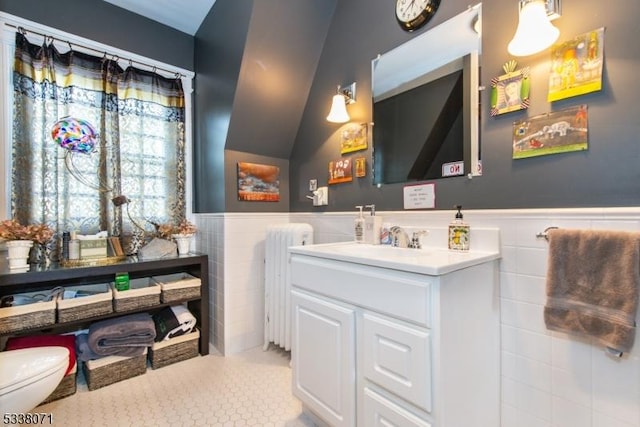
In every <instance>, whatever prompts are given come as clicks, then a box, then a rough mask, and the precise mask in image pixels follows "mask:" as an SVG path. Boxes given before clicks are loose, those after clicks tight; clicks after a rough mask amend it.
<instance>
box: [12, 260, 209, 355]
mask: <svg viewBox="0 0 640 427" xmlns="http://www.w3.org/2000/svg"><path fill="white" fill-rule="evenodd" d="M123 272H126V273H129V278H130V279H136V278H143V277H151V276H158V275H165V274H172V273H181V272H184V273H189V274H191V275H192V276H195V277H199V278H200V286H201V289H200V297H199V298H194V299H189V300H185V301H177V302H172V303H171V304H158V305H157V306H154V307H145V308H141V309H138V310H131V311H129V312H113V313H109V314H106V315H102V316H96V317H90V318H87V319H82V320H78V321H73V322H65V323H55V324H53V325H49V326H46V327H42V328H37V329H34V330H26V331H21V332H20V335H25V334H28V333H32V334H33V333H40V332H45V333H49V332H51V331H54V330H55V331H59V332H65V331H72V330H76V329H80V328H82V327H85V326H86V325H88V324H90V323H91V322H94V321H96V320H100V319H105V318H108V317H117V316H122V315H125V314H130V313H135V312H138V311H147V312H154V311H158V310H159V309H162V308H164V307H167V306H169V305H172V304H176V303H180V302H186V303H187V305H188V307H189V311H191V313H193V315H194V316H195V317H196V319H197V327H198V328H199V329H200V354H202V355H206V354H209V265H208V257H207V255H202V254H189V255H181V256H176V257H174V258H163V259H158V260H150V261H138V259H137V257H135V256H131V257H127V258H126V259H124V260H122V261H119V262H116V263H113V264H109V265H102V266H86V267H85V266H81V267H63V266H60V265H58V264H57V263H53V264H51V265H47V266H39V265H31V267H30V269H29V270H28V271H26V272H22V273H16V272H12V271H11V270H10V269H9V265H8V262H7V260H6V259H4V257H3V258H2V259H0V297H2V296H5V295H10V294H15V293H19V292H32V291H38V290H45V289H52V288H54V287H56V286H77V285H89V284H95V283H108V282H112V281H113V280H114V277H115V274H116V273H123Z"/></svg>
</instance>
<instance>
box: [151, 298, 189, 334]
mask: <svg viewBox="0 0 640 427" xmlns="http://www.w3.org/2000/svg"><path fill="white" fill-rule="evenodd" d="M153 322H154V323H155V327H156V342H160V341H165V340H168V339H170V338H173V337H177V336H180V335H184V334H188V333H189V332H191V331H192V330H193V328H195V326H196V318H195V317H194V316H193V314H191V312H190V311H189V310H188V309H187V307H185V306H183V305H173V306H171V307H167V308H165V309H163V310H161V311H159V312H158V313H156V314H154V315H153Z"/></svg>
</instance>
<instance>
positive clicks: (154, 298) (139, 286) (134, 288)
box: [111, 277, 160, 311]
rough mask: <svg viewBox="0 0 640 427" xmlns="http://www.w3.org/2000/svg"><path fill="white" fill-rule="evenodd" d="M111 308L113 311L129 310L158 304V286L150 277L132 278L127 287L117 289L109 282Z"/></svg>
mask: <svg viewBox="0 0 640 427" xmlns="http://www.w3.org/2000/svg"><path fill="white" fill-rule="evenodd" d="M111 290H112V291H113V308H114V310H115V311H130V310H137V309H139V308H144V307H152V306H154V305H158V304H160V286H159V285H158V284H157V283H156V282H155V281H154V280H152V279H151V278H150V277H144V278H141V279H132V280H130V281H129V289H128V290H126V291H119V290H117V289H116V287H115V284H114V283H113V282H111Z"/></svg>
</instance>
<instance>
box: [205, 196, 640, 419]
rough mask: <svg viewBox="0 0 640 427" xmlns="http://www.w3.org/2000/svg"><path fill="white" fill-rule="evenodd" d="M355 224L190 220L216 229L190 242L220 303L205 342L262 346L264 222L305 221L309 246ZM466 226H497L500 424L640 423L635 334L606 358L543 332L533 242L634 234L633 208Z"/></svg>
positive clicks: (427, 221) (639, 212)
mask: <svg viewBox="0 0 640 427" xmlns="http://www.w3.org/2000/svg"><path fill="white" fill-rule="evenodd" d="M378 214H379V215H381V216H382V217H383V218H384V222H391V223H396V224H399V225H411V226H420V227H424V228H427V229H428V228H429V227H444V226H446V225H447V224H448V222H449V221H450V220H451V219H452V218H453V211H451V212H443V211H419V212H409V211H406V212H379V213H378ZM354 218H355V213H351V212H349V213H324V214H314V213H291V214H289V215H286V214H282V215H280V214H223V215H220V216H215V215H214V216H210V215H200V216H198V225H199V226H200V223H201V222H202V223H203V224H206V229H207V230H210V229H209V228H208V227H209V226H212V225H215V226H212V228H211V230H213V231H212V233H213V236H212V235H209V234H207V237H206V238H205V240H202V239H201V242H200V243H199V244H200V245H201V246H200V248H201V249H200V250H201V251H203V252H207V253H209V254H210V256H211V257H212V258H214V259H215V260H216V262H214V264H213V265H214V266H215V269H214V268H212V269H211V270H212V275H214V274H215V276H213V279H212V280H211V283H212V286H213V287H212V290H213V289H215V290H216V292H215V299H214V301H213V302H212V303H215V304H218V305H220V301H222V300H223V301H224V303H223V304H222V306H221V307H220V308H219V309H218V308H216V310H212V321H215V322H216V324H217V325H220V324H222V326H219V327H217V328H213V329H214V330H215V332H213V333H212V343H213V344H214V345H215V346H216V347H217V348H218V349H219V350H220V351H223V352H224V353H229V354H230V353H234V352H236V351H240V350H242V349H244V348H249V347H251V346H257V345H261V344H262V329H261V328H262V317H261V316H262V314H263V310H264V309H263V307H262V302H261V298H262V295H263V289H262V288H261V286H262V278H263V276H262V271H263V270H262V269H263V253H264V243H263V242H264V233H265V230H266V226H267V225H268V224H270V223H275V222H307V223H309V224H311V225H312V226H313V227H314V240H315V242H316V243H325V242H334V241H346V240H351V239H352V236H353V233H352V229H353V220H354ZM465 220H467V221H468V222H469V223H470V224H471V226H472V227H474V226H476V227H488V226H492V227H499V228H500V230H501V251H502V259H501V262H500V279H501V305H500V306H501V317H502V320H501V322H502V327H501V328H502V334H501V336H502V343H501V348H502V360H501V366H502V392H501V396H502V397H501V401H502V411H501V414H502V427H528V426H532V427H534V426H535V427H640V333H638V334H637V335H636V345H635V347H634V348H633V349H632V351H631V352H630V353H629V354H625V355H624V356H623V357H622V358H621V359H612V358H611V357H610V356H607V355H606V354H605V353H604V352H603V351H602V348H600V346H598V345H596V344H594V343H592V342H591V341H590V340H589V339H584V338H577V337H574V336H569V335H566V334H561V333H556V332H553V333H552V332H550V331H547V330H546V328H545V325H544V320H543V315H542V313H543V307H544V303H545V275H546V268H547V245H546V241H545V240H544V239H539V238H536V234H537V233H539V232H542V231H544V229H545V228H547V227H549V226H558V227H564V228H601V229H602V228H606V229H621V230H635V231H640V208H593V209H549V210H547V209H534V210H486V211H485V210H483V211H467V212H466V215H465ZM206 239H208V240H206ZM220 239H224V245H222V244H221V243H220V241H219V240H220ZM471 245H472V246H473V242H471ZM210 262H211V261H210ZM213 294H214V293H213V292H212V295H213ZM638 321H639V322H640V318H639V319H638ZM221 347H223V348H222V349H221Z"/></svg>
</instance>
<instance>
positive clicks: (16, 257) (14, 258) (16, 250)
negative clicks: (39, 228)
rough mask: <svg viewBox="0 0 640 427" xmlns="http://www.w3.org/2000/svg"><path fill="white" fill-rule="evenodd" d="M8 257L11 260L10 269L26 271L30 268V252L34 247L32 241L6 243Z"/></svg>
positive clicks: (10, 241)
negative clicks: (28, 261)
mask: <svg viewBox="0 0 640 427" xmlns="http://www.w3.org/2000/svg"><path fill="white" fill-rule="evenodd" d="M6 245H7V250H8V255H9V256H8V257H7V259H8V260H9V268H10V269H12V270H14V269H19V268H20V269H25V268H28V267H29V264H28V263H27V260H28V259H29V251H30V250H31V247H32V246H33V241H32V240H9V241H8V242H6Z"/></svg>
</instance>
